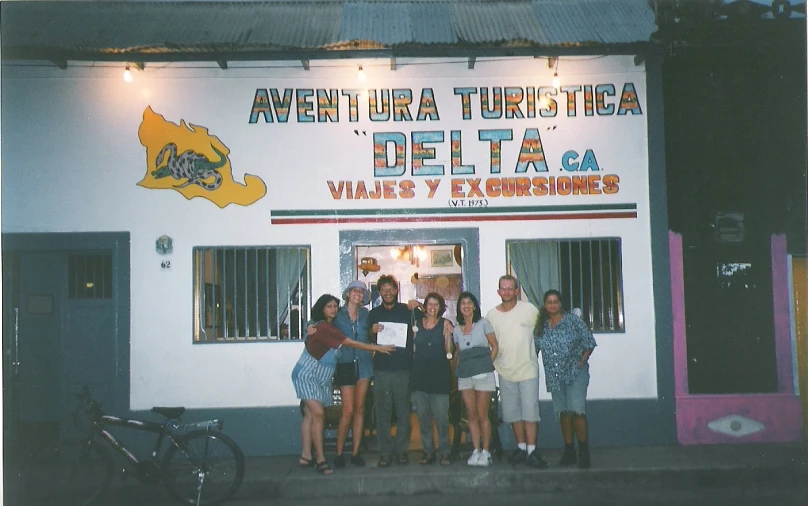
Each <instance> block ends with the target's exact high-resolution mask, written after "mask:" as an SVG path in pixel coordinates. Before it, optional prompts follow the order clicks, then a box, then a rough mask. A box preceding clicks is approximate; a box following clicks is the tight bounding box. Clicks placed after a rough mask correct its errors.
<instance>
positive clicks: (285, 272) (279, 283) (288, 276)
mask: <svg viewBox="0 0 808 506" xmlns="http://www.w3.org/2000/svg"><path fill="white" fill-rule="evenodd" d="M305 270H306V251H305V250H304V249H300V248H278V249H276V250H275V300H276V301H277V304H278V305H277V309H276V314H275V316H276V317H277V319H276V320H275V326H276V327H277V328H276V329H275V332H276V334H275V335H279V334H280V330H279V329H280V324H281V323H282V322H283V321H284V320H286V317H287V316H289V310H290V309H291V301H292V295H293V294H294V293H296V292H298V291H299V290H300V284H301V283H300V280H301V278H302V276H304V273H305Z"/></svg>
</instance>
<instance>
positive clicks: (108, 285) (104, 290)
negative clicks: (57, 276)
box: [67, 253, 112, 299]
mask: <svg viewBox="0 0 808 506" xmlns="http://www.w3.org/2000/svg"><path fill="white" fill-rule="evenodd" d="M67 277H68V281H67V293H68V297H69V298H71V299H109V298H112V253H76V254H72V255H70V256H69V257H68V269H67Z"/></svg>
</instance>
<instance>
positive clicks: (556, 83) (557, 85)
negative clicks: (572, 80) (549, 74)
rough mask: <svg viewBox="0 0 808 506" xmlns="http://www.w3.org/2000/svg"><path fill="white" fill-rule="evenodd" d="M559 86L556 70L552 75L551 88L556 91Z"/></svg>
mask: <svg viewBox="0 0 808 506" xmlns="http://www.w3.org/2000/svg"><path fill="white" fill-rule="evenodd" d="M559 86H561V81H560V80H559V79H558V71H557V70H556V71H555V72H554V73H553V88H556V89H558V87H559Z"/></svg>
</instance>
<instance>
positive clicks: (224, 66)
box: [216, 60, 227, 70]
mask: <svg viewBox="0 0 808 506" xmlns="http://www.w3.org/2000/svg"><path fill="white" fill-rule="evenodd" d="M216 64H217V65H219V68H220V69H222V70H227V60H216Z"/></svg>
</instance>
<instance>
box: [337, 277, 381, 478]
mask: <svg viewBox="0 0 808 506" xmlns="http://www.w3.org/2000/svg"><path fill="white" fill-rule="evenodd" d="M342 299H343V300H344V301H345V303H344V304H343V305H342V307H340V308H339V311H338V312H337V317H336V318H334V326H335V327H337V328H338V329H339V330H340V332H342V333H343V334H345V335H346V336H348V337H350V338H351V339H353V340H355V341H359V342H362V343H366V344H368V343H369V341H368V330H369V328H368V310H367V308H366V307H365V306H366V305H367V304H368V303H369V302H370V292H369V291H368V289H367V287H366V286H365V283H363V282H362V281H359V280H358V279H357V280H354V281H351V282H350V283H349V284H348V286H347V287H346V288H345V290H344V291H343V292H342ZM354 362H356V369H354V366H353V364H354ZM337 363H338V365H337V367H338V368H339V369H340V370H347V371H351V373H350V374H348V375H341V374H339V373H338V374H337V375H336V376H335V386H338V387H339V389H340V395H341V396H342V417H341V418H340V420H339V428H338V429H337V457H336V459H335V460H334V465H335V466H336V467H344V466H345V457H344V456H343V455H342V451H343V448H344V446H345V440H346V439H348V429H351V430H352V431H353V440H352V451H351V464H353V465H355V466H364V465H365V461H364V459H363V458H362V457H361V455H359V449H360V445H361V444H362V435H363V433H364V429H365V397H366V395H367V393H368V386H369V385H370V378H372V377H373V357H371V355H370V352H369V351H364V350H359V349H355V348H350V349H349V348H343V349H341V350H340V351H339V353H337ZM340 363H342V364H344V365H343V366H339V364H340ZM354 370H356V371H357V372H358V374H357V375H356V376H354V375H353V371H354ZM357 376H358V377H357Z"/></svg>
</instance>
